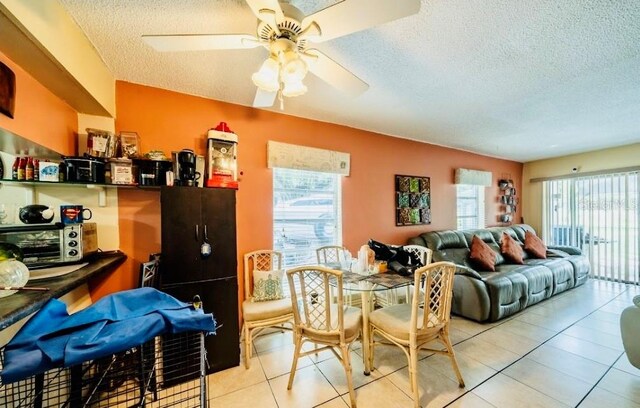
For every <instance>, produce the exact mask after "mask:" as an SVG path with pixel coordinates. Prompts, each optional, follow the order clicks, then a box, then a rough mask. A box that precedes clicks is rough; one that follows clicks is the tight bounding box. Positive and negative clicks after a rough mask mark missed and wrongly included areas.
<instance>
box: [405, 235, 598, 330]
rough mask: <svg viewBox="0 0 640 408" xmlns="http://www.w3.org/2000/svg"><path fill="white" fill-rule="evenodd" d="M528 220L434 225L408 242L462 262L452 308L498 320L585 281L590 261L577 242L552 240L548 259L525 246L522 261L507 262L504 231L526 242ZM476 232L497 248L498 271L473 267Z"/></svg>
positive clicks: (437, 258) (441, 258)
mask: <svg viewBox="0 0 640 408" xmlns="http://www.w3.org/2000/svg"><path fill="white" fill-rule="evenodd" d="M525 231H531V232H533V233H534V234H535V231H534V230H533V228H531V227H530V226H529V225H526V224H517V225H513V226H510V227H491V228H485V229H479V230H465V231H455V230H449V231H432V232H426V233H424V234H421V235H420V236H417V237H414V238H411V239H410V240H409V244H415V245H422V246H426V247H427V248H430V249H431V250H432V251H433V262H438V261H450V262H453V263H455V264H456V265H458V269H457V271H456V276H455V279H454V286H453V303H452V308H451V310H452V312H453V313H455V314H457V315H461V316H464V317H466V318H469V319H473V320H476V321H479V322H484V321H490V322H493V321H496V320H499V319H502V318H504V317H506V316H510V315H512V314H514V313H517V312H519V311H520V310H522V309H524V308H526V307H527V306H530V305H533V304H536V303H538V302H540V301H542V300H544V299H547V298H549V297H551V296H553V295H555V294H557V293H561V292H564V291H566V290H569V289H571V288H574V287H576V286H579V285H582V284H583V283H585V282H586V280H587V278H588V276H589V271H590V265H589V261H588V259H587V257H586V256H585V255H583V254H582V251H581V250H580V249H579V248H575V247H568V246H552V247H549V248H548V250H547V259H534V258H531V257H529V256H528V255H527V254H526V252H525V257H524V265H520V264H512V263H508V261H507V260H505V258H504V257H503V256H502V255H501V254H500V240H501V239H502V234H503V233H505V232H506V233H507V234H509V235H510V236H511V237H513V238H514V239H515V240H516V241H518V242H520V243H524V236H525ZM474 235H477V236H478V237H479V238H480V239H482V240H483V241H484V242H486V243H487V244H488V245H489V246H490V247H491V248H492V249H493V250H494V251H495V252H496V254H497V260H496V271H495V272H489V271H482V270H476V269H474V266H473V264H472V263H471V262H470V261H469V253H470V245H471V239H472V238H473V236H474Z"/></svg>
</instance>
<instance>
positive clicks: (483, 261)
mask: <svg viewBox="0 0 640 408" xmlns="http://www.w3.org/2000/svg"><path fill="white" fill-rule="evenodd" d="M496 258H497V256H496V253H495V252H493V249H491V247H490V246H489V245H487V244H486V243H485V242H484V241H483V240H482V239H480V238H479V237H478V236H477V235H474V236H473V239H472V240H471V253H470V254H469V259H470V260H471V263H472V264H473V265H474V267H475V268H476V269H478V270H479V271H492V272H495V270H496Z"/></svg>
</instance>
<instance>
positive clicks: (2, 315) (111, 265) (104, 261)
mask: <svg viewBox="0 0 640 408" xmlns="http://www.w3.org/2000/svg"><path fill="white" fill-rule="evenodd" d="M126 258H127V256H126V255H125V254H123V253H122V252H119V251H117V252H110V253H103V254H98V255H97V256H96V257H95V258H94V259H92V260H91V262H89V264H88V265H87V266H85V267H82V268H80V269H78V270H76V271H73V272H71V273H68V274H66V275H63V276H59V277H55V278H50V279H43V280H38V281H35V282H30V283H29V284H28V285H27V286H38V287H47V288H49V290H48V291H46V292H35V291H34V292H30V291H21V292H18V293H14V294H13V295H10V296H7V297H4V298H0V330H3V329H6V328H7V327H9V326H11V325H12V324H14V323H16V322H17V321H19V320H20V319H22V318H24V317H27V316H29V315H30V314H31V313H33V312H36V311H38V310H39V309H40V308H41V307H42V306H43V305H44V304H45V303H47V302H48V301H49V299H52V298H58V297H60V296H62V295H64V294H66V293H68V292H70V291H72V290H73V289H75V288H77V287H78V286H80V285H82V284H83V283H85V282H87V281H88V280H89V279H91V278H92V277H94V276H97V275H99V274H102V273H104V272H107V271H110V270H113V269H115V268H116V267H117V266H118V265H120V264H121V263H122V262H124V260H125V259H126Z"/></svg>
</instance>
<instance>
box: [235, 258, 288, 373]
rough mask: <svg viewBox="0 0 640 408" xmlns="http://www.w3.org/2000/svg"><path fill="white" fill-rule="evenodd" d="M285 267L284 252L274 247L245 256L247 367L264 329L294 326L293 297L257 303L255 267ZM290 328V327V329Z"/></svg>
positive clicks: (243, 306) (244, 305)
mask: <svg viewBox="0 0 640 408" xmlns="http://www.w3.org/2000/svg"><path fill="white" fill-rule="evenodd" d="M279 269H282V254H281V253H280V252H276V251H271V250H260V251H254V252H250V253H248V254H245V255H244V297H245V300H244V302H242V318H243V320H244V323H243V325H242V335H243V343H244V366H245V367H246V368H249V365H250V360H251V355H252V347H251V345H252V344H253V338H254V337H255V336H256V335H258V334H259V333H260V331H262V330H263V329H266V328H268V327H277V328H282V329H285V328H287V327H285V326H284V325H285V324H287V323H288V324H291V325H293V309H292V307H291V299H290V298H284V299H280V300H269V301H265V302H253V299H252V298H253V270H260V271H269V270H279ZM287 329H288V328H287Z"/></svg>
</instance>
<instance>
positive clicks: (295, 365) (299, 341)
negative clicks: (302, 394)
mask: <svg viewBox="0 0 640 408" xmlns="http://www.w3.org/2000/svg"><path fill="white" fill-rule="evenodd" d="M295 343H296V349H295V351H294V352H293V362H292V363H291V372H290V373H289V384H288V385H287V389H288V390H290V389H291V386H293V378H294V377H295V375H296V369H297V368H298V358H299V357H300V349H301V348H302V335H296V341H295Z"/></svg>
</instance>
